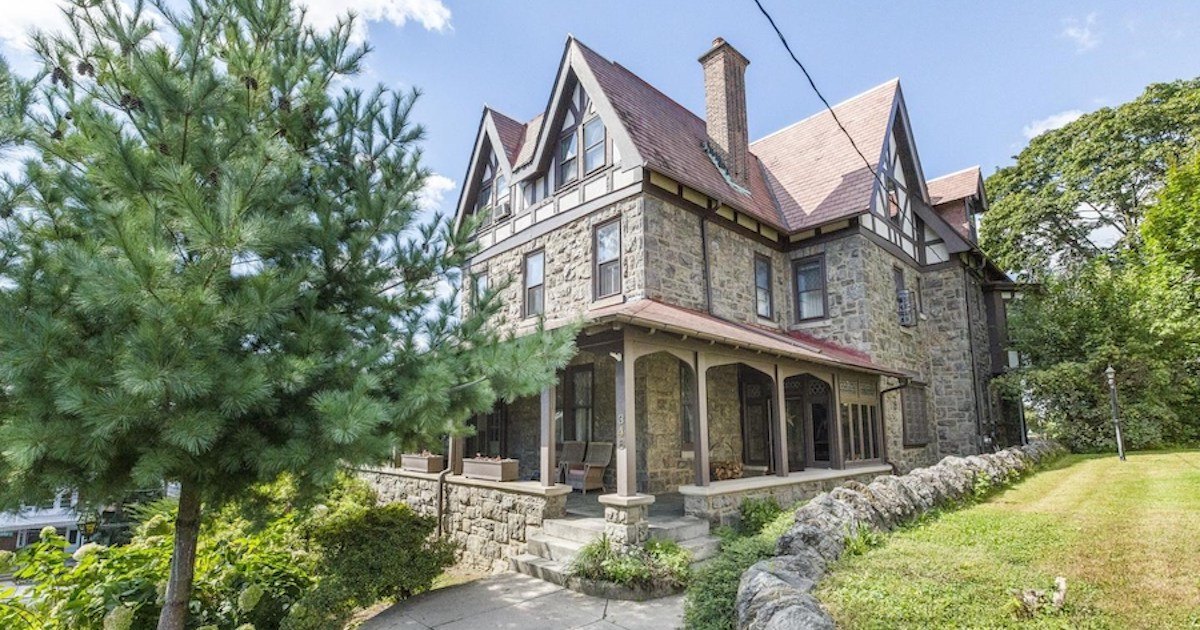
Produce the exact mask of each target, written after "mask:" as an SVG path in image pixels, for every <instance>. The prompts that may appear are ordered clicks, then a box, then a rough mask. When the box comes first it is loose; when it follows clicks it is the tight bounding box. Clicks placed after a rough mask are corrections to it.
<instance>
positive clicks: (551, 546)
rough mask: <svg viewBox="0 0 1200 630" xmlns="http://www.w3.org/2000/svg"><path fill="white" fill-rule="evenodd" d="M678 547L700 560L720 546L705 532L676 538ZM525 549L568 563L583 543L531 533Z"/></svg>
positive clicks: (546, 557) (547, 558) (545, 557)
mask: <svg viewBox="0 0 1200 630" xmlns="http://www.w3.org/2000/svg"><path fill="white" fill-rule="evenodd" d="M656 538H660V539H670V540H674V539H673V538H668V537H667V536H657V537H656ZM676 542H678V543H679V546H680V547H683V548H684V549H687V550H688V551H690V552H691V553H692V562H701V561H703V560H707V559H709V558H711V557H713V556H714V555H716V553H717V551H718V550H719V549H720V547H721V541H720V539H718V538H716V537H715V536H709V535H708V534H707V533H706V534H704V535H703V536H693V537H690V538H688V539H686V540H677V541H676ZM525 544H526V550H527V551H528V553H529V554H530V555H534V556H537V557H539V558H543V559H546V560H553V561H555V562H561V563H563V564H566V565H568V566H569V565H570V563H571V561H572V560H574V559H575V556H576V555H578V554H579V550H580V549H583V546H584V544H586V543H581V542H577V541H574V540H567V539H565V538H559V537H557V536H548V535H546V534H531V535H530V536H529V538H528V539H527V540H526V541H525Z"/></svg>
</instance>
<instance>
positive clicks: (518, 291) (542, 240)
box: [468, 195, 646, 331]
mask: <svg viewBox="0 0 1200 630" xmlns="http://www.w3.org/2000/svg"><path fill="white" fill-rule="evenodd" d="M618 216H619V217H620V220H621V295H623V296H624V299H626V300H632V299H636V298H639V297H642V296H644V295H645V282H644V280H645V277H646V274H645V262H646V259H645V256H644V251H645V248H644V246H643V243H642V238H643V212H642V196H640V195H634V196H631V197H627V198H625V199H622V200H620V201H617V202H616V203H613V204H611V205H608V206H605V207H603V208H600V209H599V210H596V211H595V212H591V213H588V214H586V215H584V216H582V217H580V218H578V219H576V220H574V221H572V222H570V223H567V224H566V225H563V226H561V227H559V228H558V229H555V230H553V231H551V232H548V233H546V234H544V235H542V236H538V237H536V238H532V239H530V240H528V241H526V242H524V243H522V244H521V245H519V246H517V247H514V248H512V249H510V250H508V251H505V252H503V253H499V254H496V255H494V256H490V257H488V258H486V259H477V260H475V261H474V262H473V264H472V266H471V268H470V269H469V270H468V273H469V274H471V275H474V274H479V273H486V274H487V277H488V283H489V284H490V286H491V287H493V288H499V294H498V296H497V299H498V300H499V302H500V304H501V305H502V311H501V313H500V315H499V321H498V322H497V324H498V325H499V327H500V328H502V329H508V330H514V329H515V330H518V331H520V330H526V329H529V328H531V327H532V326H534V325H535V324H536V322H537V318H535V317H529V318H526V317H524V312H523V309H524V305H525V299H524V288H523V286H522V282H523V278H524V270H523V267H524V264H525V257H526V256H527V255H528V254H531V253H534V252H536V251H538V250H542V251H544V252H545V256H546V259H545V313H544V314H545V317H546V319H547V320H550V321H570V320H573V319H575V318H577V317H578V316H579V315H580V314H581V313H582V312H583V310H584V309H586V308H587V307H588V306H589V305H591V304H593V303H594V302H595V300H593V297H594V293H595V292H594V290H593V286H592V284H593V279H592V262H593V261H592V249H593V247H592V239H593V230H594V229H595V227H596V226H598V225H600V224H602V223H605V222H607V221H609V220H611V219H613V218H616V217H618Z"/></svg>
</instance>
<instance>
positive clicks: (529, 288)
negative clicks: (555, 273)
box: [525, 251, 546, 317]
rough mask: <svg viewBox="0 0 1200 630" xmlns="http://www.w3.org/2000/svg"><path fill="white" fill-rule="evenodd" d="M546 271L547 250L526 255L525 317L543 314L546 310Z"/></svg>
mask: <svg viewBox="0 0 1200 630" xmlns="http://www.w3.org/2000/svg"><path fill="white" fill-rule="evenodd" d="M545 272H546V253H545V252H542V251H537V252H533V253H532V254H529V255H527V256H525V317H533V316H535V315H541V314H542V313H543V312H545V310H546V277H545V275H546V274H545Z"/></svg>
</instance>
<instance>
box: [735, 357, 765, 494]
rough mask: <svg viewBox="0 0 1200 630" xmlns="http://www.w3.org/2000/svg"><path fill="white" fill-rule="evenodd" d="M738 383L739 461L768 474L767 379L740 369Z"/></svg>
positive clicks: (743, 367)
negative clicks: (740, 453) (740, 415)
mask: <svg viewBox="0 0 1200 630" xmlns="http://www.w3.org/2000/svg"><path fill="white" fill-rule="evenodd" d="M738 382H739V383H740V384H741V388H740V389H741V399H742V462H743V464H744V465H745V466H747V467H753V468H757V469H759V470H762V471H765V472H770V468H771V450H772V449H771V416H772V414H771V379H769V378H767V376H766V375H765V374H763V373H761V372H759V371H757V370H753V369H750V368H747V367H745V366H740V368H739V370H738Z"/></svg>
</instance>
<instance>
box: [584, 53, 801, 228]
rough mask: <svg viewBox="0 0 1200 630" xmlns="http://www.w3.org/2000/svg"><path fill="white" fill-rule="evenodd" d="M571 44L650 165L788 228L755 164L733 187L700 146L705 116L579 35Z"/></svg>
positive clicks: (761, 217)
mask: <svg viewBox="0 0 1200 630" xmlns="http://www.w3.org/2000/svg"><path fill="white" fill-rule="evenodd" d="M575 43H576V44H578V46H579V50H580V52H581V53H582V54H583V59H584V62H585V63H587V65H588V68H590V69H591V71H592V74H594V75H595V76H596V81H597V82H599V84H600V87H601V89H603V90H604V93H605V95H606V96H607V97H608V100H609V102H610V103H612V106H613V108H614V109H615V110H616V111H617V114H618V115H619V116H620V117H621V122H622V123H623V124H624V125H625V128H626V129H627V130H628V131H629V135H630V137H631V138H632V139H633V143H634V145H636V146H637V150H638V153H640V154H641V156H642V159H644V160H645V161H646V165H647V166H648V167H650V169H652V170H655V171H658V172H660V173H662V174H664V175H667V176H669V177H671V178H673V179H675V180H676V181H679V182H681V183H683V184H684V185H686V186H689V187H691V188H695V189H696V190H700V191H703V192H704V193H707V194H708V196H710V197H712V198H714V199H717V200H719V201H721V202H723V203H725V204H728V205H730V206H733V207H735V208H737V209H739V210H742V211H744V212H746V213H747V214H749V215H751V216H754V217H755V218H757V219H758V220H760V221H763V222H764V223H767V224H768V225H772V226H775V227H777V228H781V229H785V228H786V227H787V226H786V224H785V223H784V222H783V218H782V217H781V216H780V214H779V211H778V210H777V209H776V207H775V204H774V202H773V201H772V199H771V193H770V191H769V189H768V187H767V183H766V181H765V180H764V179H763V173H762V168H761V167H760V166H759V165H758V164H753V165H751V168H750V186H749V194H746V193H744V192H741V191H739V190H737V189H736V188H734V187H733V186H732V185H730V183H729V181H728V180H726V179H725V176H724V175H722V174H721V171H719V170H718V169H717V167H716V165H715V164H713V162H712V160H711V159H709V157H708V154H707V153H706V152H705V151H704V143H705V141H707V140H708V131H707V130H706V127H705V124H704V120H703V119H701V118H700V117H699V116H697V115H695V114H693V113H692V112H691V111H689V110H688V109H687V108H686V107H684V106H683V105H680V104H679V103H677V102H675V101H674V100H673V99H671V97H669V96H667V95H666V94H663V93H662V92H659V91H658V90H657V89H656V88H655V87H654V86H652V85H650V84H649V83H646V82H645V81H643V80H642V79H641V78H640V77H638V76H637V75H636V74H634V73H632V72H630V71H629V70H627V69H626V68H625V67H624V66H622V65H621V64H618V63H615V62H612V61H609V60H607V59H605V58H604V57H602V56H600V55H599V54H597V53H596V52H595V51H593V50H592V49H590V48H588V47H587V46H584V45H583V44H582V43H579V41H578V40H576V42H575ZM755 161H756V162H757V158H755Z"/></svg>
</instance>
